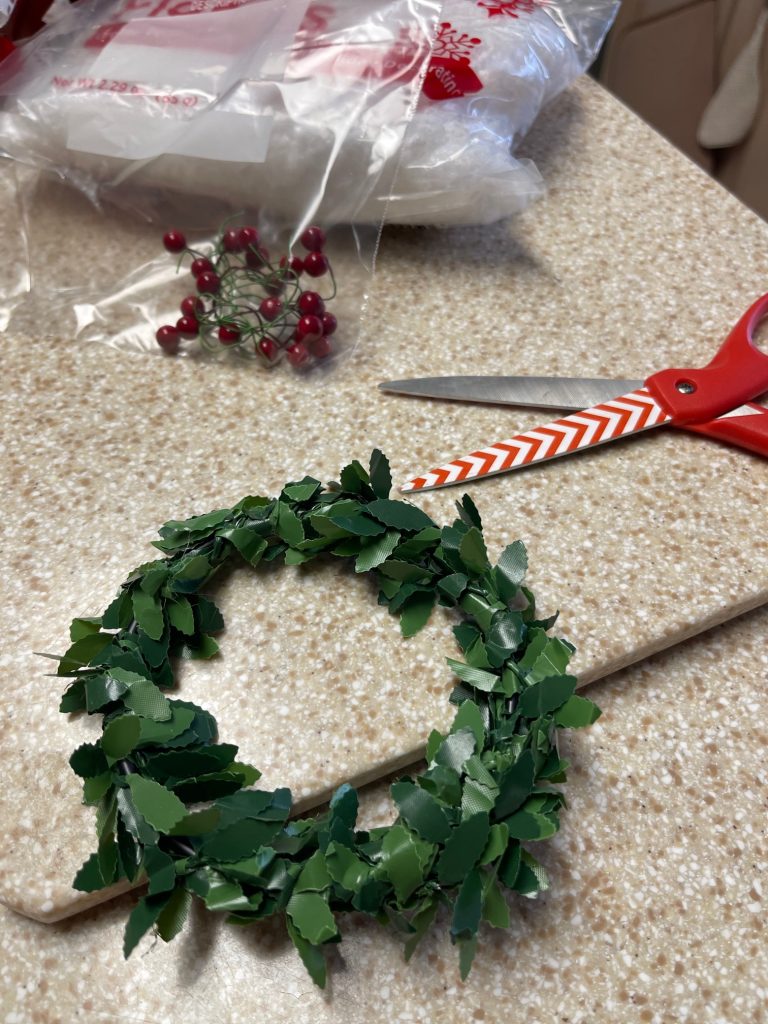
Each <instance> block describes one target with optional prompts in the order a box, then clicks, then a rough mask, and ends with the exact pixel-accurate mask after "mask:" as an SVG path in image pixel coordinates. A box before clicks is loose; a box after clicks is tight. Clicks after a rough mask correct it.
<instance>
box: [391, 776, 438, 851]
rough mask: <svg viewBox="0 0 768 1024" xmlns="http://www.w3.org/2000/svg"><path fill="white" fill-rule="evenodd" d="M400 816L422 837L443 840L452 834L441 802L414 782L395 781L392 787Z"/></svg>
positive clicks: (432, 840) (436, 840)
mask: <svg viewBox="0 0 768 1024" xmlns="http://www.w3.org/2000/svg"><path fill="white" fill-rule="evenodd" d="M390 792H391V794H392V799H393V800H394V802H395V804H396V806H397V809H398V811H399V812H400V817H401V818H403V820H404V821H405V822H406V824H407V825H408V826H409V827H410V828H411V829H413V831H414V832H416V833H417V834H418V835H419V836H421V838H422V839H426V840H427V842H429V843H440V842H443V841H444V840H445V839H447V838H448V836H449V835H450V834H451V824H450V821H449V820H448V817H447V816H446V814H445V811H444V810H443V809H442V807H441V806H440V804H439V803H438V802H437V800H435V798H434V797H433V796H431V795H430V794H429V793H428V792H426V790H424V789H421V788H420V787H418V786H415V785H414V784H413V783H412V782H408V781H405V780H403V781H400V782H394V783H393V784H392V786H391V787H390Z"/></svg>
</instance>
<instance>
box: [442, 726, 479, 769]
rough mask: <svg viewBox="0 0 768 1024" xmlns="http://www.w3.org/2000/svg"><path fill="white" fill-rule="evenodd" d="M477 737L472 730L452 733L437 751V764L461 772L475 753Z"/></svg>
mask: <svg viewBox="0 0 768 1024" xmlns="http://www.w3.org/2000/svg"><path fill="white" fill-rule="evenodd" d="M475 744H476V740H475V736H474V733H473V732H472V730H471V729H460V730H459V731H458V732H454V733H451V735H450V736H446V738H445V739H444V740H443V741H442V743H441V744H440V746H439V747H438V749H437V752H436V754H435V757H434V760H435V762H436V763H437V764H441V765H444V766H445V767H446V768H452V769H453V770H454V771H455V772H460V771H461V769H462V768H463V767H464V762H465V761H466V760H467V758H468V757H471V756H472V754H474V752H475Z"/></svg>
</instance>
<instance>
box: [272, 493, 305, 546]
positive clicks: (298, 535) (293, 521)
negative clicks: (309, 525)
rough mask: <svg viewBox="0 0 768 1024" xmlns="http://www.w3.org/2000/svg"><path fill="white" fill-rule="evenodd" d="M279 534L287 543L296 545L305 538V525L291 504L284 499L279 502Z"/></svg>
mask: <svg viewBox="0 0 768 1024" xmlns="http://www.w3.org/2000/svg"><path fill="white" fill-rule="evenodd" d="M276 529H277V535H278V537H280V538H281V539H282V540H284V541H285V543H286V544H290V546H291V547H292V548H293V547H296V545H297V544H300V543H301V542H302V541H303V540H304V527H303V526H302V525H301V520H300V519H299V517H298V516H297V515H296V513H295V512H294V511H293V509H292V508H291V506H290V505H286V503H285V502H284V501H278V503H277V528H276Z"/></svg>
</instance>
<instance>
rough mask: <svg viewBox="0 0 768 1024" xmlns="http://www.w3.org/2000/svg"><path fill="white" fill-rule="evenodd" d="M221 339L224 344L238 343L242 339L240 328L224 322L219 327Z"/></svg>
mask: <svg viewBox="0 0 768 1024" xmlns="http://www.w3.org/2000/svg"><path fill="white" fill-rule="evenodd" d="M219 341H220V342H221V344H222V345H236V344H237V342H238V341H240V328H239V327H236V326H235V325H234V324H223V325H222V326H221V327H220V328H219Z"/></svg>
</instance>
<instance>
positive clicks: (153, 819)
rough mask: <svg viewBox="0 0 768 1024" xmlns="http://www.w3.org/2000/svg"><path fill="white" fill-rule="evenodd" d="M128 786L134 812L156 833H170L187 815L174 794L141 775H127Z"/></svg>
mask: <svg viewBox="0 0 768 1024" xmlns="http://www.w3.org/2000/svg"><path fill="white" fill-rule="evenodd" d="M137 721H138V719H137ZM128 785H129V786H130V787H131V795H132V796H133V802H134V804H135V805H136V810H137V811H138V812H139V814H140V815H141V816H142V817H143V818H144V819H145V821H147V822H148V823H149V824H150V825H151V826H152V827H153V828H156V829H157V831H158V832H170V830H171V829H172V828H173V826H174V825H176V824H177V823H178V822H179V821H181V819H182V818H183V817H184V816H185V815H186V813H187V808H186V807H185V806H184V804H183V803H182V802H181V800H179V798H178V797H177V796H176V795H175V793H171V792H170V791H169V790H167V789H166V788H165V786H161V785H160V783H159V782H154V781H153V780H152V779H144V778H142V776H141V775H129V776H128Z"/></svg>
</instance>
